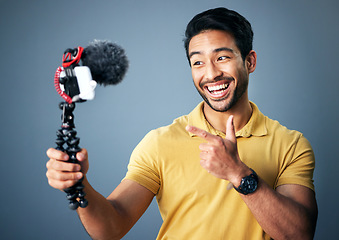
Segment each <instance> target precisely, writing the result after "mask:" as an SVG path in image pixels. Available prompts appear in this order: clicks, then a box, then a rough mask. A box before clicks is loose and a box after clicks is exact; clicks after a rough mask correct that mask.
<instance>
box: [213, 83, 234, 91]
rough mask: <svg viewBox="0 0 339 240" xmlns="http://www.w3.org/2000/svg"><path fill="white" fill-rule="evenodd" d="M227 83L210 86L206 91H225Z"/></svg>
mask: <svg viewBox="0 0 339 240" xmlns="http://www.w3.org/2000/svg"><path fill="white" fill-rule="evenodd" d="M228 85H229V84H228V83H227V84H221V85H217V86H211V87H208V91H210V92H212V91H218V90H220V89H226V88H227V87H228Z"/></svg>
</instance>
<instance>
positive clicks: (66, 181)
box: [46, 148, 89, 190]
mask: <svg viewBox="0 0 339 240" xmlns="http://www.w3.org/2000/svg"><path fill="white" fill-rule="evenodd" d="M47 156H48V157H49V158H50V160H49V161H48V162H47V164H46V167H47V172H46V176H47V178H48V183H49V185H50V186H52V187H54V188H56V189H60V190H63V189H66V188H69V187H72V186H73V185H74V184H75V183H77V182H78V181H79V180H80V179H81V178H83V177H84V175H85V174H86V173H87V171H88V168H89V164H88V154H87V150H86V149H82V150H81V151H80V152H78V153H77V159H78V161H79V163H69V162H67V161H68V158H69V157H68V155H67V153H64V152H62V151H58V150H56V149H53V148H50V149H48V150H47Z"/></svg>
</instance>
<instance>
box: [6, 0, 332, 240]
mask: <svg viewBox="0 0 339 240" xmlns="http://www.w3.org/2000/svg"><path fill="white" fill-rule="evenodd" d="M219 6H225V7H228V8H231V9H234V10H236V11H238V12H240V13H241V14H243V15H244V16H245V17H246V18H247V19H248V20H249V21H250V22H251V23H252V26H253V29H254V34H255V38H254V49H255V50H256V51H257V53H258V65H257V69H256V71H255V72H254V73H253V74H252V75H251V76H250V86H249V94H250V99H251V100H252V101H254V102H255V103H256V104H257V105H258V106H259V108H260V110H261V111H262V112H263V113H264V114H266V115H267V116H269V117H271V118H273V119H277V120H279V121H280V123H282V124H283V125H285V126H287V127H288V128H290V129H297V130H299V131H301V132H303V133H304V135H305V136H306V137H307V138H308V139H309V141H310V142H311V144H312V146H313V148H314V151H315V155H316V161H317V162H316V170H315V175H314V179H315V187H316V193H317V200H318V206H319V218H318V225H317V231H316V237H315V239H333V237H334V236H337V231H336V230H337V229H338V227H339V220H338V216H339V210H338V207H337V204H338V201H339V187H338V169H339V163H338V155H337V150H338V147H339V146H338V138H337V136H338V134H339V132H338V125H337V122H338V120H339V119H338V103H339V101H338V100H339V99H338V93H337V92H338V90H339V85H338V82H339V81H338V80H339V79H338V73H337V72H338V67H337V65H338V56H339V47H338V39H339V29H338V23H339V14H338V10H339V3H338V2H337V1H334V0H333V1H330V0H321V1H320V0H319V1H307V0H297V1H292V0H289V1H269V0H267V1H263V0H262V1H250V0H248V1H236V0H229V1H222V0H209V1H201V0H194V1H193V0H192V1H182V0H171V1H162V0H153V1H149V0H148V1H147V0H144V1H139V0H124V1H118V0H105V1H90V0H82V1H80V0H74V1H42V0H40V1H39V0H36V1H34V0H32V1H24V0H21V1H20V0H19V1H15V0H13V1H9V0H2V1H0V34H1V38H0V41H1V45H0V53H1V60H0V61H1V64H0V70H1V71H0V73H1V75H0V76H1V97H0V98H1V99H0V100H1V101H0V103H1V120H0V123H1V145H0V147H1V163H0V166H1V174H0V180H1V185H0V192H1V198H0V212H1V214H0V230H1V231H0V238H1V239H35V240H37V239H50V240H52V239H90V238H89V237H88V236H87V234H86V232H85V230H84V229H83V227H82V225H81V223H80V221H79V219H78V217H77V215H76V213H75V212H73V211H71V210H69V209H68V207H67V201H66V199H65V194H64V193H63V192H60V191H58V190H55V189H52V188H51V187H49V185H48V183H47V179H46V176H45V172H46V168H45V164H46V161H47V157H46V155H45V152H46V150H47V149H48V148H49V147H54V146H55V144H54V141H55V138H56V135H55V133H56V130H57V129H58V128H59V127H60V115H61V111H60V110H59V109H58V103H59V102H60V101H61V98H60V97H59V96H58V95H57V93H56V91H55V90H54V85H53V76H54V73H55V70H56V68H57V67H58V66H60V65H61V61H62V53H63V51H64V50H65V49H66V48H69V47H76V46H79V45H80V46H83V47H86V46H87V45H88V43H89V42H90V41H92V40H93V39H108V40H111V41H113V42H116V43H118V44H119V45H121V46H122V47H123V48H124V49H125V50H126V54H127V56H128V58H129V61H130V68H129V71H128V73H127V75H126V77H125V79H124V80H123V82H122V83H120V84H119V85H117V86H112V87H106V88H104V87H97V90H96V99H95V100H93V101H88V102H86V103H81V104H77V107H76V110H75V124H76V130H77V131H78V136H79V137H80V138H81V142H80V146H81V147H85V148H87V149H88V151H89V158H90V171H89V173H88V178H89V180H90V181H91V183H92V185H93V186H94V187H95V188H96V189H97V191H99V192H100V193H102V194H103V195H104V196H107V195H108V194H110V192H111V191H112V190H113V189H114V188H115V187H116V186H117V185H118V184H119V182H120V181H121V179H122V178H123V177H124V175H125V172H126V167H127V164H128V160H129V156H130V153H131V152H132V150H133V148H134V147H135V146H136V145H137V143H138V142H139V141H140V140H141V139H142V137H143V136H144V135H145V134H146V133H147V132H148V131H149V130H151V129H153V128H157V127H160V126H163V125H167V124H170V123H171V122H172V120H173V119H174V118H176V117H179V116H180V115H183V114H187V113H189V112H190V111H191V110H192V109H193V108H194V107H195V106H196V105H197V104H198V102H200V101H201V98H200V96H199V95H198V94H197V93H196V90H195V88H194V86H193V83H192V79H191V75H190V69H189V65H188V63H187V60H186V58H185V52H184V48H183V42H182V39H183V34H184V30H185V26H186V24H187V23H188V21H189V20H190V19H191V18H192V17H193V16H194V15H195V14H196V13H198V12H201V11H203V10H206V9H208V8H214V7H219ZM160 225H161V218H160V215H159V213H158V209H157V205H156V203H155V202H153V203H152V205H151V206H150V208H149V209H148V210H147V212H146V213H145V215H144V216H143V217H142V218H141V219H140V221H139V222H138V223H137V225H136V226H135V227H134V228H133V229H132V230H131V232H130V233H128V234H127V235H126V237H125V238H124V239H155V238H156V235H157V232H158V229H159V227H160Z"/></svg>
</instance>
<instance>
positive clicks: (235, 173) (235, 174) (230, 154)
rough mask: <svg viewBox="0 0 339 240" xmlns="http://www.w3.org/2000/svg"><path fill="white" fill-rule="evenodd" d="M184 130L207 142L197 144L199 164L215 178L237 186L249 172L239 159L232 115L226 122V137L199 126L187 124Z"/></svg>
mask: <svg viewBox="0 0 339 240" xmlns="http://www.w3.org/2000/svg"><path fill="white" fill-rule="evenodd" d="M186 130H187V131H189V132H191V133H193V134H196V135H197V136H199V137H201V138H203V139H205V140H206V141H207V143H202V144H200V146H199V149H200V150H201V152H200V159H201V160H200V164H201V166H202V167H203V168H205V169H206V170H207V171H208V172H209V173H210V174H212V175H214V176H215V177H217V178H221V179H225V180H229V181H230V182H231V183H233V185H235V186H238V185H239V183H240V181H241V179H242V177H244V176H246V175H248V174H247V173H250V172H251V171H250V169H249V168H248V167H247V166H246V165H245V164H244V163H243V162H242V161H241V160H240V157H239V154H238V148H237V139H236V136H235V130H234V125H233V116H230V117H229V118H228V120H227V123H226V137H225V138H221V137H219V136H215V135H213V134H210V133H208V132H206V131H204V130H202V129H200V128H197V127H193V126H187V127H186Z"/></svg>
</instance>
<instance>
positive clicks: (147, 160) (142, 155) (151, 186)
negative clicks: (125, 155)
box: [124, 131, 160, 194]
mask: <svg viewBox="0 0 339 240" xmlns="http://www.w3.org/2000/svg"><path fill="white" fill-rule="evenodd" d="M157 165H158V164H157V144H156V137H155V133H154V131H151V132H150V133H148V134H147V135H146V136H145V137H144V139H142V140H141V142H140V143H139V144H138V145H137V146H136V148H135V149H134V150H133V152H132V154H131V157H130V162H129V164H128V171H127V173H126V176H125V178H124V179H129V180H132V181H135V182H137V183H139V184H140V185H142V186H144V187H146V188H147V189H148V190H150V191H151V192H153V193H154V194H157V193H158V191H159V188H160V177H159V171H158V167H157Z"/></svg>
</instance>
